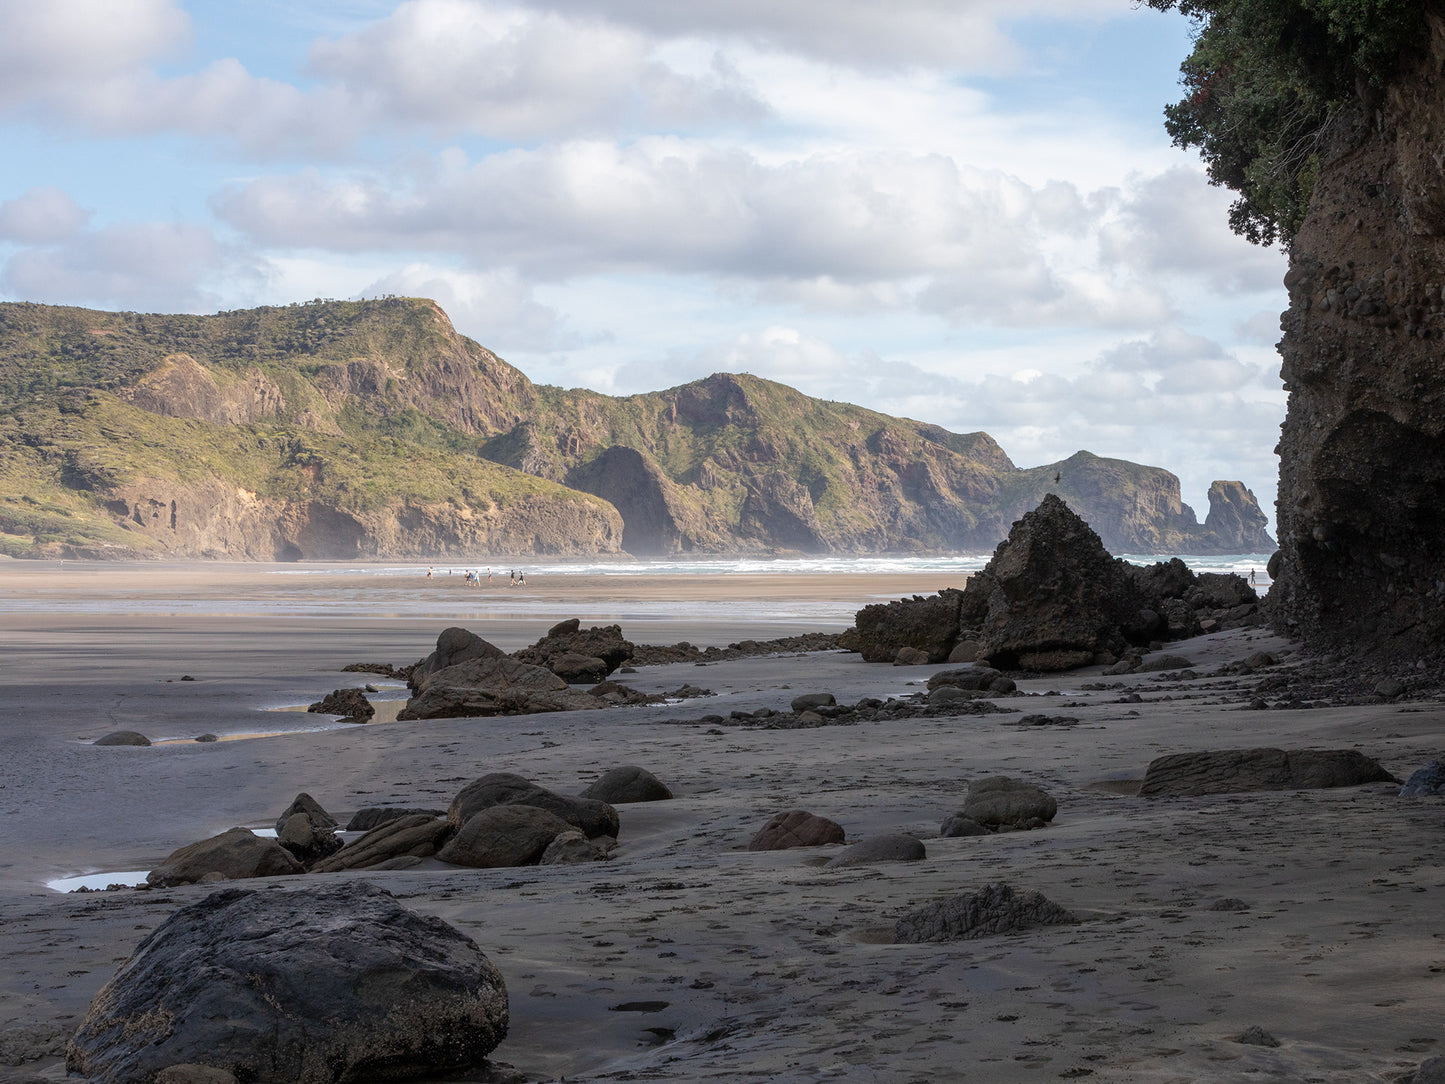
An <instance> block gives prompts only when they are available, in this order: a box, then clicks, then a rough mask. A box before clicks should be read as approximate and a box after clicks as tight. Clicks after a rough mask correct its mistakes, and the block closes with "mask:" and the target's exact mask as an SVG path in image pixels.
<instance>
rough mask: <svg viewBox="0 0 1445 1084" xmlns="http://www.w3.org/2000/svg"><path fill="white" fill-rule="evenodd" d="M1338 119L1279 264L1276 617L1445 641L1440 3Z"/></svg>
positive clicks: (1392, 637) (1311, 634) (1316, 636)
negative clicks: (1376, 94)
mask: <svg viewBox="0 0 1445 1084" xmlns="http://www.w3.org/2000/svg"><path fill="white" fill-rule="evenodd" d="M1425 21H1426V25H1427V27H1428V43H1427V44H1426V46H1425V48H1424V49H1423V50H1422V55H1421V56H1419V57H1418V58H1416V59H1414V60H1412V61H1410V63H1409V65H1408V67H1407V68H1406V69H1405V70H1403V71H1402V72H1401V73H1400V74H1399V75H1398V77H1397V78H1395V79H1393V80H1392V81H1391V83H1392V85H1391V89H1390V91H1389V92H1388V93H1387V94H1385V95H1384V96H1383V98H1382V100H1381V101H1380V102H1379V103H1378V108H1370V107H1367V106H1365V105H1363V104H1361V105H1357V106H1356V107H1355V108H1354V109H1353V110H1352V111H1350V110H1347V111H1344V112H1342V114H1341V115H1340V116H1339V117H1338V118H1337V119H1336V121H1335V122H1334V123H1333V124H1332V126H1331V129H1330V132H1331V134H1332V143H1331V145H1330V146H1329V147H1328V148H1327V151H1326V153H1324V154H1323V155H1322V156H1321V157H1322V161H1321V164H1320V167H1319V173H1318V178H1317V180H1316V182H1315V185H1314V191H1313V195H1312V197H1311V200H1310V204H1309V209H1308V212H1307V215H1306V217H1305V220H1304V223H1303V225H1302V227H1301V228H1300V230H1299V233H1298V234H1297V236H1296V237H1295V239H1294V242H1293V245H1292V247H1291V257H1290V270H1289V273H1288V275H1287V276H1286V278H1285V285H1286V286H1287V287H1288V289H1289V298H1290V307H1289V311H1288V312H1287V313H1286V314H1285V316H1284V319H1283V322H1282V323H1283V327H1284V339H1283V341H1282V342H1281V344H1280V349H1281V353H1282V354H1283V356H1284V366H1283V372H1282V375H1283V377H1284V380H1285V387H1286V388H1287V389H1288V390H1289V410H1288V414H1287V417H1286V419H1285V424H1284V431H1283V435H1282V438H1281V440H1280V444H1279V453H1280V486H1279V493H1280V497H1279V505H1278V522H1279V525H1280V549H1281V561H1280V566H1279V576H1278V578H1277V580H1276V583H1275V586H1274V589H1273V590H1272V592H1271V602H1272V607H1273V611H1274V614H1275V619H1276V622H1277V623H1278V624H1280V625H1281V626H1282V627H1283V628H1285V629H1286V630H1288V631H1292V632H1299V633H1301V634H1302V635H1303V636H1304V637H1305V638H1306V640H1307V641H1309V642H1312V643H1315V644H1319V645H1325V646H1347V647H1354V648H1360V647H1363V648H1365V649H1367V650H1372V651H1380V652H1384V653H1387V654H1392V655H1404V656H1405V657H1406V658H1411V657H1415V658H1419V657H1429V658H1438V656H1439V652H1440V645H1441V644H1442V643H1445V512H1442V507H1445V506H1442V502H1441V499H1440V480H1441V478H1442V477H1445V367H1442V365H1441V353H1442V349H1445V345H1442V343H1445V300H1442V292H1441V291H1442V285H1445V177H1442V174H1441V169H1440V160H1439V148H1440V147H1441V146H1442V145H1445V92H1442V89H1441V87H1442V84H1441V82H1440V71H1441V69H1442V66H1445V18H1442V16H1441V14H1440V12H1439V10H1438V9H1437V8H1435V7H1434V6H1433V5H1430V6H1428V7H1427V8H1426V13H1425Z"/></svg>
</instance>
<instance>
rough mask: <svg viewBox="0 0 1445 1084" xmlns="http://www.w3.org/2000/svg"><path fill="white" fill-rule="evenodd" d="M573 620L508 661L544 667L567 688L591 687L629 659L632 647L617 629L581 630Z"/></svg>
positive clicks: (559, 626)
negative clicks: (573, 686)
mask: <svg viewBox="0 0 1445 1084" xmlns="http://www.w3.org/2000/svg"><path fill="white" fill-rule="evenodd" d="M581 626H582V623H581V621H579V620H578V619H577V618H575V617H572V618H568V619H567V620H566V621H560V622H558V623H557V624H555V625H553V626H552V627H551V628H550V629H548V630H547V634H546V635H545V636H543V637H542V638H541V639H540V640H538V641H537V642H536V643H534V644H532V645H531V646H530V647H524V648H522V649H521V650H520V651H514V652H513V653H512V658H514V659H517V660H519V661H520V662H525V663H531V664H532V665H533V666H544V667H546V668H547V669H549V670H551V671H552V672H553V673H555V674H557V676H558V677H561V678H562V679H563V680H564V681H567V682H568V683H569V684H585V685H595V684H596V683H597V682H599V681H601V680H602V679H603V678H605V677H607V675H608V674H611V673H612V672H613V671H614V670H616V669H617V668H618V667H619V666H621V665H622V664H623V663H625V662H627V661H628V660H629V659H631V658H632V652H633V645H632V644H631V643H630V642H629V641H627V640H626V639H624V638H623V636H622V629H621V628H620V627H619V626H617V625H605V626H595V625H594V626H593V627H592V628H590V629H584V628H582V627H581Z"/></svg>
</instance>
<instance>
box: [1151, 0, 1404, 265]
mask: <svg viewBox="0 0 1445 1084" xmlns="http://www.w3.org/2000/svg"><path fill="white" fill-rule="evenodd" d="M1146 2H1147V3H1148V5H1149V6H1150V7H1152V8H1157V9H1158V10H1160V11H1168V10H1170V9H1178V10H1179V11H1180V12H1181V13H1182V14H1184V15H1186V16H1188V17H1189V18H1191V19H1193V20H1194V22H1195V36H1194V51H1193V52H1191V53H1190V54H1189V57H1188V58H1187V59H1186V60H1185V61H1184V63H1183V64H1182V65H1180V71H1181V73H1182V78H1181V80H1180V82H1181V84H1182V85H1183V87H1184V89H1185V91H1186V94H1185V97H1184V98H1183V100H1181V101H1179V102H1176V103H1175V104H1173V105H1170V106H1167V107H1166V108H1165V110H1164V117H1165V120H1164V127H1165V129H1166V130H1167V131H1168V132H1169V135H1170V136H1171V137H1172V138H1173V140H1174V142H1175V144H1176V145H1178V146H1180V147H1198V148H1199V153H1200V155H1201V156H1202V157H1203V159H1204V161H1205V164H1206V165H1207V167H1208V171H1209V178H1210V181H1211V182H1212V183H1214V184H1218V185H1223V186H1225V187H1227V188H1231V189H1233V190H1234V191H1235V192H1238V193H1239V198H1238V199H1237V200H1235V202H1234V205H1233V206H1232V207H1231V208H1230V211H1229V224H1230V226H1231V227H1233V229H1234V231H1235V232H1236V233H1239V234H1242V235H1243V236H1245V237H1247V238H1248V239H1249V240H1250V241H1253V242H1254V243H1255V244H1261V245H1268V244H1274V243H1276V242H1278V243H1281V244H1288V243H1289V242H1290V240H1291V239H1292V238H1293V237H1294V235H1295V233H1296V232H1297V231H1298V229H1299V227H1300V223H1301V222H1302V221H1303V220H1304V214H1305V208H1306V206H1307V205H1308V203H1309V198H1310V192H1311V190H1312V189H1313V187H1314V181H1315V177H1316V175H1317V173H1318V169H1319V161H1320V152H1321V150H1322V148H1323V144H1324V140H1325V138H1326V136H1327V134H1328V131H1329V127H1330V123H1331V121H1332V120H1333V119H1334V118H1335V117H1336V116H1337V115H1338V113H1339V111H1340V109H1341V108H1342V107H1343V106H1345V105H1346V104H1347V103H1349V102H1351V101H1353V100H1360V99H1368V98H1369V97H1370V96H1372V95H1374V94H1376V93H1378V92H1379V91H1380V90H1381V89H1382V88H1383V87H1384V86H1386V85H1387V84H1388V82H1389V80H1390V77H1391V76H1392V74H1394V73H1395V72H1396V71H1397V70H1398V68H1399V64H1400V61H1401V58H1402V56H1404V55H1405V54H1406V53H1408V52H1409V51H1410V50H1411V49H1412V48H1414V47H1417V46H1419V45H1422V44H1423V42H1424V38H1425V10H1426V7H1427V6H1428V0H1146Z"/></svg>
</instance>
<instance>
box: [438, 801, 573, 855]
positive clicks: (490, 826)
mask: <svg viewBox="0 0 1445 1084" xmlns="http://www.w3.org/2000/svg"><path fill="white" fill-rule="evenodd" d="M571 831H575V829H574V828H573V827H572V826H571V825H570V824H568V823H567V822H566V821H564V820H563V819H562V818H561V817H558V816H557V815H555V814H553V813H549V812H548V811H547V810H545V809H538V808H537V807H536V806H532V805H494V806H492V807H491V808H489V809H483V810H481V811H480V812H479V813H476V814H474V815H473V816H471V817H468V818H467V822H466V824H464V825H462V827H461V829H460V830H459V831H458V832H457V834H456V835H454V836H452V838H451V839H450V840H448V841H447V845H446V846H445V847H443V848H442V849H441V850H440V851H439V852H437V857H438V858H439V859H441V860H442V861H443V862H450V863H451V864H452V865H454V866H470V867H472V868H473V869H496V868H499V867H505V866H532V865H536V864H537V862H538V861H539V860H540V859H541V857H542V854H543V852H545V851H546V850H547V847H548V845H549V844H551V842H552V841H553V840H554V839H556V838H557V837H558V836H560V835H562V834H563V833H564V832H571Z"/></svg>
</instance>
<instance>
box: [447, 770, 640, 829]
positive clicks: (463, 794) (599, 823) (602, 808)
mask: <svg viewBox="0 0 1445 1084" xmlns="http://www.w3.org/2000/svg"><path fill="white" fill-rule="evenodd" d="M498 805H529V806H535V807H537V808H538V809H545V810H546V811H547V812H549V813H551V814H553V815H554V816H556V817H560V818H561V819H562V820H564V821H566V822H567V823H568V824H569V825H570V826H572V827H573V828H580V829H582V831H583V832H585V833H586V834H587V837H588V838H589V839H594V838H596V837H597V836H612V837H613V838H614V839H615V838H616V836H617V832H618V827H619V824H620V822H619V820H618V817H617V810H615V809H613V808H612V807H611V806H610V805H608V804H607V803H606V802H599V801H595V800H593V799H591V798H573V797H569V796H568V795H565V794H558V793H556V792H555V791H550V790H548V789H547V788H546V787H543V786H540V785H538V784H536V783H533V782H532V781H531V780H530V779H524V778H523V777H522V776H520V775H514V774H512V773H511V772H492V773H491V774H489V775H484V776H482V777H481V778H480V779H474V780H472V781H471V782H470V783H468V784H467V785H466V786H465V787H463V788H462V789H461V790H460V791H458V792H457V796H456V797H455V798H453V799H452V803H451V805H450V806H449V807H448V809H447V820H448V822H449V823H450V824H451V825H452V826H453V827H455V828H461V827H463V826H464V825H466V823H467V821H469V820H471V818H472V817H474V816H476V815H477V814H478V813H480V812H481V811H482V810H484V809H489V808H491V807H492V806H498Z"/></svg>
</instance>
